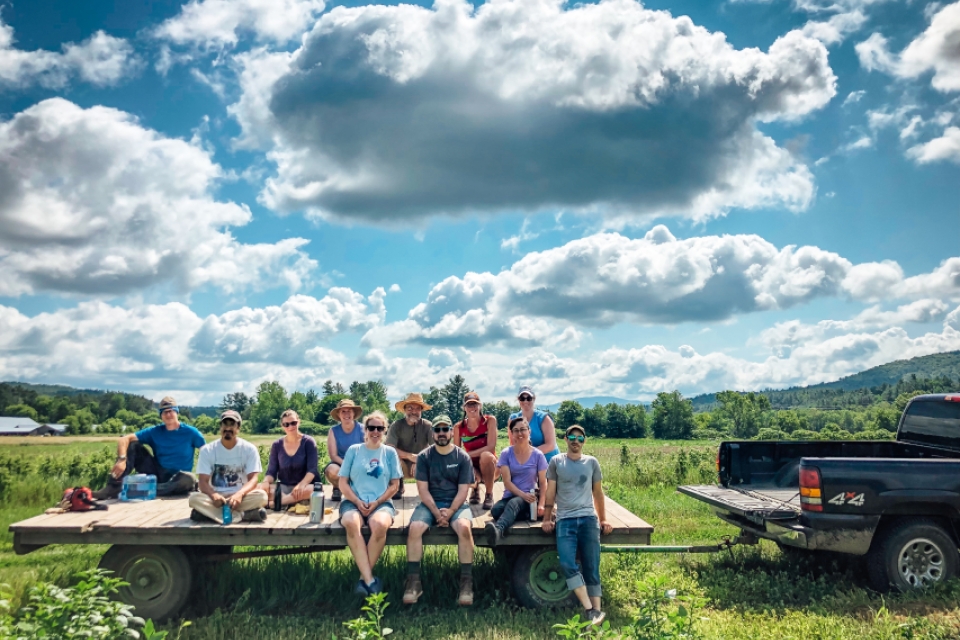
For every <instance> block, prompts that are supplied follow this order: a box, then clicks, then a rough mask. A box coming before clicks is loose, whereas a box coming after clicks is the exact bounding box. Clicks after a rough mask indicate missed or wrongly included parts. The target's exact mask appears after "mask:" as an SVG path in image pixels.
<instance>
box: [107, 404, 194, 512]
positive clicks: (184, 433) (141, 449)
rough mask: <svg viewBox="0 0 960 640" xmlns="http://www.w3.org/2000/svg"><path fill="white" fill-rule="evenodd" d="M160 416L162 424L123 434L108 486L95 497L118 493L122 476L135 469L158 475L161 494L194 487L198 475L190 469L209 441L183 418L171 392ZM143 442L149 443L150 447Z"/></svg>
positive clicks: (158, 492) (158, 487)
mask: <svg viewBox="0 0 960 640" xmlns="http://www.w3.org/2000/svg"><path fill="white" fill-rule="evenodd" d="M160 419H161V420H163V424H158V425H155V426H152V427H147V428H146V429H141V430H140V431H137V432H136V433H131V434H129V435H125V436H123V437H121V438H120V440H119V441H118V442H117V462H116V464H115V465H113V470H111V472H110V478H109V479H108V480H107V486H105V487H104V488H103V489H100V490H99V491H95V492H94V494H93V495H94V497H95V498H96V499H98V500H108V499H110V498H116V497H117V496H119V495H120V490H121V489H122V488H123V478H124V477H125V476H127V475H129V474H131V473H133V472H134V471H136V472H137V473H146V474H149V475H155V476H157V495H158V496H169V495H178V494H183V495H186V494H187V493H189V492H190V491H193V488H194V486H195V485H196V483H197V478H196V476H194V475H193V474H192V473H190V471H191V470H192V469H193V454H194V451H195V450H196V449H199V448H200V447H202V446H203V445H205V444H206V443H207V442H206V440H204V439H203V435H202V434H201V433H200V432H199V431H197V430H196V429H195V428H194V427H192V426H190V425H189V424H183V423H182V422H180V407H178V406H177V402H176V400H174V399H173V398H171V397H170V396H167V397H165V398H164V399H163V400H161V401H160ZM144 445H149V446H150V449H148V448H147V447H146V446H144ZM151 449H152V450H153V451H152V452H151Z"/></svg>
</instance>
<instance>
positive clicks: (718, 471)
mask: <svg viewBox="0 0 960 640" xmlns="http://www.w3.org/2000/svg"><path fill="white" fill-rule="evenodd" d="M717 473H720V450H719V449H717Z"/></svg>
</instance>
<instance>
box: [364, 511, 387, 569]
mask: <svg viewBox="0 0 960 640" xmlns="http://www.w3.org/2000/svg"><path fill="white" fill-rule="evenodd" d="M392 524H393V516H391V515H390V514H389V513H384V512H383V511H378V512H377V513H375V514H373V515H372V516H370V519H369V520H367V526H369V527H370V542H368V543H367V557H368V558H369V560H370V571H371V573H372V572H373V567H374V566H375V565H376V564H377V560H379V559H380V554H381V553H383V547H384V546H386V544H387V531H389V530H390V525H392Z"/></svg>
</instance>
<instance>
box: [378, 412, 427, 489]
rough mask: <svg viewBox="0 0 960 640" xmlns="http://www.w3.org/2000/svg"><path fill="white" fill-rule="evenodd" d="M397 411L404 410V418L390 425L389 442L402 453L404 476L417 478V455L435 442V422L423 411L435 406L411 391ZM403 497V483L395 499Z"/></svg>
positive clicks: (401, 462) (401, 463) (401, 461)
mask: <svg viewBox="0 0 960 640" xmlns="http://www.w3.org/2000/svg"><path fill="white" fill-rule="evenodd" d="M394 406H395V407H396V408H397V411H403V418H401V419H400V420H397V421H396V422H394V423H393V424H391V425H390V431H389V433H387V444H388V445H390V446H391V447H393V448H394V449H396V450H397V453H398V454H399V455H400V467H401V468H402V469H403V477H404V479H406V478H415V477H416V474H417V456H418V455H420V452H421V451H423V450H424V449H426V448H427V447H429V446H430V445H431V444H433V423H432V422H430V421H429V420H424V419H423V412H424V411H429V410H430V409H432V408H433V407H431V406H430V405H429V404H427V403H426V402H424V401H423V396H422V395H420V394H419V393H410V394H408V395H407V397H406V398H404V399H403V400H401V401H400V402H398V403H397V404H396V405H394ZM401 497H403V483H402V482H401V483H400V490H399V491H397V494H396V495H395V496H393V499H394V500H397V499H399V498H401Z"/></svg>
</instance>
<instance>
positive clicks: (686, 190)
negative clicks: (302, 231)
mask: <svg viewBox="0 0 960 640" xmlns="http://www.w3.org/2000/svg"><path fill="white" fill-rule="evenodd" d="M239 59H240V61H241V62H242V64H243V72H242V77H241V85H242V89H243V94H242V97H241V99H240V100H239V102H238V103H237V104H235V105H233V106H232V108H231V113H233V115H234V116H235V117H236V118H237V119H238V120H239V122H240V124H241V125H242V128H243V137H242V141H243V143H245V144H247V145H253V146H256V145H261V146H264V147H266V149H267V150H268V157H269V158H270V159H271V161H272V162H274V163H275V165H276V169H277V170H276V174H275V175H274V176H273V177H272V178H271V179H269V180H268V182H267V185H266V187H265V189H264V190H263V192H262V194H261V199H262V201H263V202H264V203H265V204H266V205H268V206H270V207H272V208H274V209H276V210H278V211H281V212H289V211H301V210H303V211H307V212H308V213H309V214H311V215H314V216H320V217H324V218H333V219H340V220H360V221H367V222H376V223H388V224H389V223H391V222H397V223H399V222H400V221H402V220H405V219H410V218H418V217H424V216H429V215H434V214H449V215H456V214H462V213H469V212H491V211H502V210H512V211H517V210H523V211H537V210H542V209H546V208H563V209H567V210H572V211H581V212H600V213H602V214H604V215H610V216H635V215H638V214H668V213H680V214H684V215H689V216H693V217H701V218H702V217H706V216H710V215H716V214H719V213H722V212H723V211H724V210H726V209H727V208H730V207H760V206H774V205H779V206H786V207H789V208H793V209H802V208H804V207H805V206H807V205H808V203H809V202H810V201H811V199H812V197H813V194H814V186H813V179H812V175H811V173H810V171H809V170H808V168H807V167H806V166H805V165H804V164H803V163H802V162H801V161H800V160H798V159H797V158H795V157H794V156H793V155H792V154H791V153H789V152H788V151H787V150H785V149H782V148H780V147H778V146H777V145H776V144H775V143H774V141H773V140H772V139H770V138H769V137H767V136H765V135H763V134H762V133H760V132H759V131H758V129H757V126H756V125H757V122H759V121H764V122H769V121H777V120H779V121H792V120H796V119H799V118H802V117H803V116H805V115H807V114H809V113H810V112H812V111H814V110H816V109H818V108H820V107H822V106H823V105H824V104H826V103H827V102H828V101H829V100H830V99H831V98H832V97H833V95H834V94H835V77H834V75H833V72H832V70H831V69H830V66H829V64H828V62H827V51H826V49H825V47H824V46H823V45H822V44H821V42H819V41H817V40H816V39H813V38H810V37H807V36H805V35H803V33H801V32H800V31H793V32H790V33H788V34H786V35H784V36H783V37H781V38H779V39H777V40H776V41H775V42H774V43H773V44H772V45H771V46H770V48H769V49H768V50H767V51H765V52H764V51H760V50H758V49H736V48H734V47H733V46H732V45H731V44H730V43H728V42H727V41H726V39H725V38H724V36H723V34H720V33H711V32H709V31H707V30H706V29H704V28H702V27H698V26H697V25H695V24H693V22H692V21H691V20H690V19H689V18H687V17H673V16H671V15H670V14H669V13H667V12H664V11H652V10H648V9H645V8H644V7H643V6H642V5H641V4H640V3H638V2H636V1H635V0H606V1H604V2H600V3H597V4H582V5H574V6H569V5H567V3H565V2H562V1H561V0H522V1H521V0H493V1H491V2H487V3H484V4H483V5H481V6H479V7H478V8H476V9H474V7H473V6H472V5H471V4H470V3H468V2H466V1H464V0H437V2H436V3H435V5H434V7H433V8H432V9H426V8H422V7H417V6H412V5H400V6H381V5H370V6H363V7H357V8H345V7H337V8H335V9H333V10H331V11H329V12H327V13H326V14H324V15H323V16H321V17H320V19H319V20H318V21H317V23H316V25H315V26H314V28H313V29H312V31H310V32H309V33H308V34H307V35H306V36H305V37H304V41H303V44H302V46H301V47H300V49H298V50H297V51H296V52H294V53H292V54H290V53H270V52H267V51H266V50H255V51H252V52H250V53H248V54H244V55H243V56H241V57H240V58H239Z"/></svg>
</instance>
